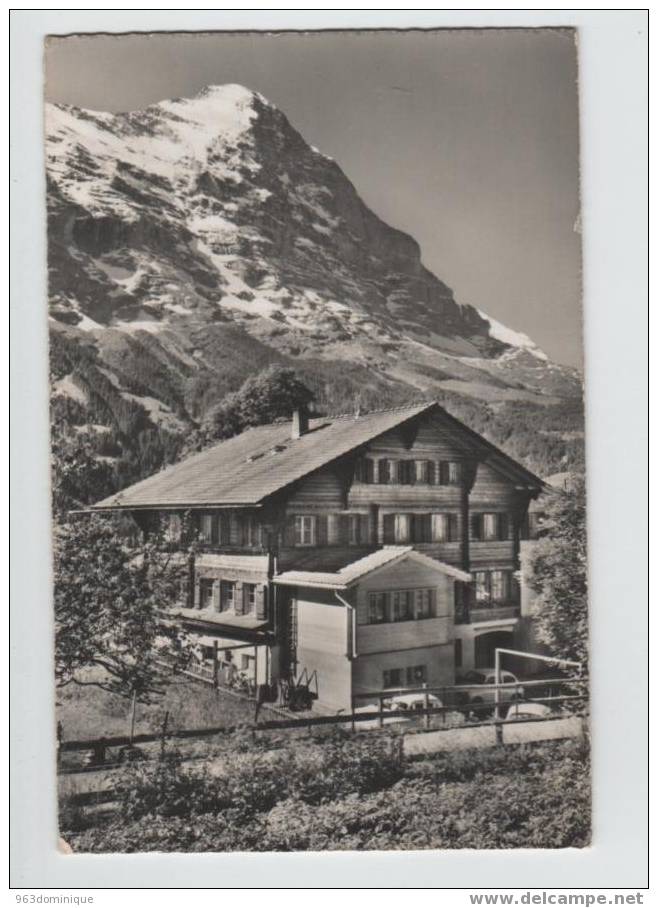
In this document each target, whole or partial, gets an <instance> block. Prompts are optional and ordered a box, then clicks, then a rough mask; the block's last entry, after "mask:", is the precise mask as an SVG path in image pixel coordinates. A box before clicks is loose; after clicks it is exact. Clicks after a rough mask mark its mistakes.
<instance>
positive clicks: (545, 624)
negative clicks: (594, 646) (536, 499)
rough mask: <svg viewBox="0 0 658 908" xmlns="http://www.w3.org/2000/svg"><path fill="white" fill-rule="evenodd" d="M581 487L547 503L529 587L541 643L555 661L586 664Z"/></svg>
mask: <svg viewBox="0 0 658 908" xmlns="http://www.w3.org/2000/svg"><path fill="white" fill-rule="evenodd" d="M585 516H586V510H585V482H584V479H583V478H582V477H579V478H576V479H575V480H574V482H573V484H572V487H571V489H570V490H569V491H566V492H560V493H556V494H555V495H554V496H552V497H551V499H550V502H549V504H548V507H547V511H546V517H545V520H544V522H543V523H542V530H541V537H540V539H539V540H538V541H537V543H536V545H535V549H534V551H533V554H532V558H531V563H530V575H529V577H528V582H529V585H530V587H531V588H532V589H533V590H534V591H535V593H536V594H537V598H536V621H537V629H538V635H539V638H540V640H542V641H543V642H544V643H546V644H547V646H548V647H549V648H550V649H551V651H552V652H553V653H554V654H555V655H556V656H563V657H564V658H565V659H574V660H576V661H577V662H582V663H583V666H586V664H587V656H588V652H587V650H588V646H587V640H588V621H587V528H586V520H585Z"/></svg>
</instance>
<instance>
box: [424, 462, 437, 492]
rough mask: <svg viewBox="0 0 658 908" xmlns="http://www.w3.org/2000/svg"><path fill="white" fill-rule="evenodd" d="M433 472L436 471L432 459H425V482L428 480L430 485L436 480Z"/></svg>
mask: <svg viewBox="0 0 658 908" xmlns="http://www.w3.org/2000/svg"><path fill="white" fill-rule="evenodd" d="M435 473H436V470H435V465H434V461H433V460H427V461H425V482H428V483H429V484H430V485H431V486H433V485H434V484H435V482H436V477H435Z"/></svg>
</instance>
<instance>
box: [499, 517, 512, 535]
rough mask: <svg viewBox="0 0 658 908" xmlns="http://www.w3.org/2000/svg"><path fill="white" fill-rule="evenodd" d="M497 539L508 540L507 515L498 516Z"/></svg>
mask: <svg viewBox="0 0 658 908" xmlns="http://www.w3.org/2000/svg"><path fill="white" fill-rule="evenodd" d="M498 538H499V539H501V540H504V539H508V538H509V516H508V515H507V514H499V515H498Z"/></svg>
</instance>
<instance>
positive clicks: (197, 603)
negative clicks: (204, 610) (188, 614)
mask: <svg viewBox="0 0 658 908" xmlns="http://www.w3.org/2000/svg"><path fill="white" fill-rule="evenodd" d="M201 605H202V602H201V580H200V578H199V577H195V578H194V601H193V603H192V608H201Z"/></svg>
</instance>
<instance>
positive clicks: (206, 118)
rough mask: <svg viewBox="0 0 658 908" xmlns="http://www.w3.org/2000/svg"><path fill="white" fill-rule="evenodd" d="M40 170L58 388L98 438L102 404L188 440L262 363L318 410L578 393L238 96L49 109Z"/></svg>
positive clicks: (574, 376)
mask: <svg viewBox="0 0 658 908" xmlns="http://www.w3.org/2000/svg"><path fill="white" fill-rule="evenodd" d="M46 171H47V180H48V238H49V243H48V253H49V255H48V265H49V297H50V315H51V326H52V335H53V338H55V340H54V341H53V346H54V348H56V351H57V353H56V356H55V360H56V362H57V363H58V365H57V369H56V370H55V372H56V374H55V393H56V395H57V396H59V397H65V398H68V403H67V406H68V407H69V409H71V410H73V409H74V408H75V406H76V401H77V405H78V406H80V407H82V408H85V407H86V408H87V409H89V407H90V406H91V409H92V410H93V411H94V413H95V416H94V417H93V418H94V420H97V422H95V423H94V424H97V425H101V424H103V420H104V419H105V417H104V416H103V412H104V411H105V410H107V409H108V407H107V399H109V398H116V399H117V400H118V401H120V402H123V403H117V404H116V406H114V410H117V408H118V409H121V408H122V407H123V406H124V405H125V407H127V408H128V409H130V406H134V407H135V408H141V409H142V410H143V411H144V412H145V414H146V416H145V418H144V419H143V424H144V426H145V427H147V428H148V427H150V428H156V429H158V430H161V431H163V432H169V433H173V434H176V433H184V432H185V431H187V430H189V428H190V427H192V426H194V425H197V424H199V423H200V422H201V421H202V420H203V418H204V415H205V414H206V413H207V411H208V409H209V408H210V407H212V406H213V405H214V404H216V402H217V400H218V399H221V397H222V396H224V395H225V394H226V393H227V392H230V391H233V390H236V388H237V387H238V386H239V384H240V383H241V381H242V380H244V378H245V377H247V376H248V375H249V374H251V373H252V372H253V371H254V370H256V371H257V370H258V369H262V368H265V367H266V366H268V365H271V364H273V363H280V364H282V365H286V366H290V367H292V368H294V369H295V370H297V371H298V372H300V374H301V375H302V376H304V377H305V378H306V379H307V380H308V381H309V382H310V383H311V385H313V388H314V390H315V392H316V396H317V397H318V399H319V401H320V404H321V405H322V406H324V407H325V408H329V409H332V408H334V407H335V406H336V405H337V406H338V407H339V408H340V407H341V406H343V407H344V406H345V404H346V403H348V402H349V401H350V400H353V401H355V402H356V404H358V405H361V406H364V407H366V408H367V407H368V406H372V405H374V404H379V405H381V401H382V400H384V401H386V402H391V403H392V404H398V403H405V402H407V400H409V399H411V398H414V397H415V398H418V397H419V396H436V395H444V396H448V397H455V396H456V397H457V398H458V399H462V398H465V399H468V400H469V401H477V402H479V403H480V404H482V405H484V404H489V405H491V406H492V407H500V406H503V405H512V404H513V403H515V402H525V403H527V404H528V405H532V406H555V405H558V404H560V402H561V401H564V400H573V399H578V398H579V397H580V394H581V388H580V377H579V375H578V373H577V372H576V370H573V369H570V368H568V367H565V366H560V365H558V364H555V363H552V362H551V361H550V360H549V359H548V358H547V357H546V354H545V353H544V352H543V351H541V350H540V349H539V348H538V347H537V346H536V345H535V344H534V342H533V341H532V340H531V339H530V338H527V337H526V336H525V335H522V334H521V333H519V332H515V331H513V330H512V329H510V328H508V327H506V326H504V325H501V324H500V323H499V322H498V321H497V320H496V319H492V318H490V317H489V316H487V315H485V313H483V312H481V311H480V310H478V309H476V308H475V307H474V306H471V305H469V304H461V303H459V302H458V301H457V300H456V299H455V295H454V293H453V291H452V290H451V288H449V287H448V286H447V285H446V284H445V283H444V282H443V281H441V279H440V278H439V277H437V276H436V275H434V274H433V273H432V272H430V271H429V270H428V269H427V268H426V267H425V266H424V265H423V263H422V258H421V250H420V247H419V245H418V243H417V242H416V240H415V239H414V238H413V237H411V236H409V235H408V234H406V233H404V232H402V231H400V230H397V229H396V228H395V227H391V226H389V225H388V224H386V223H385V222H384V221H383V220H382V219H381V218H379V217H378V216H377V215H376V214H375V213H374V212H372V211H371V210H370V209H369V208H368V206H367V205H366V204H365V203H364V202H363V200H362V199H361V198H360V197H359V195H358V192H357V190H356V189H355V188H354V186H353V185H352V183H351V182H350V181H349V179H348V178H347V176H346V175H345V174H344V173H343V171H342V170H341V168H340V167H339V165H338V164H337V163H336V162H335V161H333V160H332V159H331V158H329V157H327V156H326V155H323V154H322V153H321V152H320V151H318V150H317V149H314V148H312V147H311V146H309V145H308V144H307V143H306V142H305V140H304V139H303V137H302V136H301V135H300V133H299V132H297V130H295V128H294V127H293V126H292V125H291V124H290V122H289V121H288V119H287V117H286V116H285V114H284V113H282V112H281V111H280V110H278V108H276V107H275V106H274V105H273V104H271V103H270V102H269V101H267V100H266V99H265V98H264V97H263V96H262V95H259V94H258V93H255V92H252V91H251V90H249V89H246V88H244V87H243V86H238V85H227V86H208V87H206V88H205V89H203V90H202V91H201V92H199V93H198V94H197V95H196V96H195V97H193V98H190V99H173V100H165V101H160V102H158V103H156V104H153V105H149V106H148V107H146V108H144V109H143V110H141V111H131V112H127V113H117V114H111V113H107V112H102V111H87V110H82V109H80V108H75V107H72V106H68V105H47V107H46ZM76 348H77V349H76ZM64 350H66V351H67V352H66V354H65V355H64V354H63V353H62V351H64ZM81 350H84V351H86V352H85V353H84V354H83V353H81V352H80V351H81ZM74 351H75V352H74ZM67 357H68V359H67ZM81 357H82V358H85V357H86V359H85V362H84V364H83V365H81V363H80V358H81ZM62 370H65V371H62ZM66 370H68V371H66ZM85 376H86V378H85ZM90 376H93V379H92V378H90ZM90 382H91V383H92V384H94V389H91V390H90V386H89V385H90ZM101 388H102V390H100V389H101ZM72 389H77V390H75V391H74V390H72ZM99 397H100V398H101V401H102V402H99V400H98V399H97V398H99ZM110 409H112V408H110ZM113 412H114V411H113ZM107 421H108V419H105V422H107ZM109 422H110V424H111V427H112V425H115V426H116V425H117V417H116V413H114V415H113V417H112V418H111V419H109ZM126 428H127V426H124V429H123V430H121V433H120V434H121V435H122V436H123V439H124V442H125V441H126V439H128V434H127V432H126V431H125V429H126ZM144 431H146V429H145V430H144ZM107 456H108V457H109V456H111V455H107Z"/></svg>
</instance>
